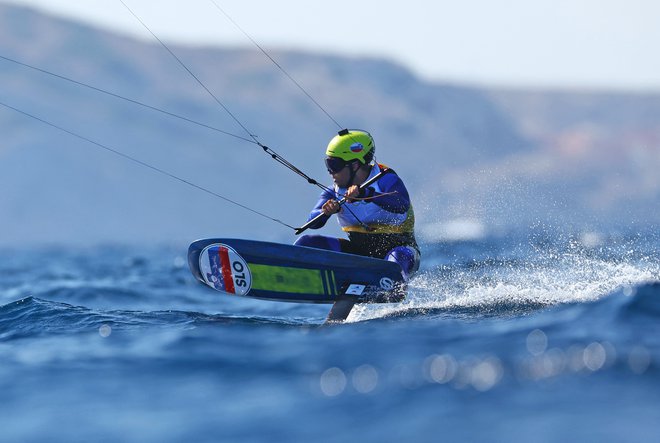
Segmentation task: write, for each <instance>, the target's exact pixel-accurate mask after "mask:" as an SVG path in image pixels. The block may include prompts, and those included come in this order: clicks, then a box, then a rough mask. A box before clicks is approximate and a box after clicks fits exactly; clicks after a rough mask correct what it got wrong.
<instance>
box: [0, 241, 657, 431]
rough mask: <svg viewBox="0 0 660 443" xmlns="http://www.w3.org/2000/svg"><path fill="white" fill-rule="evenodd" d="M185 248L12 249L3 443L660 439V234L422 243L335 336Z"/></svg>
mask: <svg viewBox="0 0 660 443" xmlns="http://www.w3.org/2000/svg"><path fill="white" fill-rule="evenodd" d="M192 240H195V239H191V241H192ZM186 248H187V245H180V246H162V247H156V246H151V247H148V248H146V249H145V248H141V247H137V246H135V247H128V246H116V245H105V246H102V247H95V248H91V247H90V248H75V249H62V248H55V247H44V248H36V247H34V248H30V249H27V250H20V249H14V250H2V251H0V359H1V362H2V363H1V364H0V411H1V412H2V414H0V417H1V418H0V429H1V430H0V440H1V441H6V442H45V441H55V442H113V443H114V442H117V441H121V442H159V443H161V442H184V441H185V442H219V441H240V442H262V441H322V442H324V441H342V442H344V441H360V442H382V441H422V442H427V441H428V442H436V441H502V442H505V441H506V442H508V441H520V442H530V441H533V442H566V441H599V442H621V441H635V442H652V441H653V442H657V441H660V283H659V282H660V237H659V236H658V234H657V231H649V232H645V233H640V232H635V233H616V234H599V233H590V234H586V235H575V236H572V235H559V234H548V233H543V234H537V233H526V234H519V235H510V236H502V237H497V238H485V239H481V240H479V241H470V242H466V241H464V242H448V243H437V244H425V245H423V248H422V252H423V265H422V268H421V270H420V272H419V273H418V274H417V276H416V277H415V278H414V279H413V280H412V282H411V285H410V288H409V294H408V297H407V299H406V300H405V301H404V302H403V303H401V304H384V305H360V306H356V308H355V309H354V310H353V312H352V313H351V315H350V316H349V318H348V321H347V323H345V324H338V325H324V324H323V323H324V319H325V316H326V315H327V312H328V310H329V306H328V305H309V304H289V303H275V302H268V301H260V300H253V299H249V298H238V297H229V296H225V295H223V294H220V293H218V292H215V291H213V290H211V289H209V288H207V287H205V286H202V285H201V284H199V283H197V282H196V281H195V279H194V278H193V277H192V275H191V273H190V271H189V269H188V266H187V263H186Z"/></svg>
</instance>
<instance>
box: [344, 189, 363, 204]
mask: <svg viewBox="0 0 660 443" xmlns="http://www.w3.org/2000/svg"><path fill="white" fill-rule="evenodd" d="M359 194H360V187H359V186H357V185H353V186H351V187H349V188H348V189H347V190H346V194H344V197H346V201H347V202H349V203H352V202H354V201H355V199H356V198H357V196H358V195H359Z"/></svg>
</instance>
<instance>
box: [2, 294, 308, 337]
mask: <svg viewBox="0 0 660 443" xmlns="http://www.w3.org/2000/svg"><path fill="white" fill-rule="evenodd" d="M219 324H233V325H247V326H250V325H255V324H260V325H275V326H291V325H298V326H299V325H305V324H306V323H305V322H304V321H303V320H297V319H291V318H288V319H281V318H273V317H264V316H256V315H247V316H246V315H226V314H205V313H200V312H191V311H176V310H167V311H127V310H112V311H97V310H92V309H89V308H86V307H82V306H75V305H71V304H68V303H62V302H55V301H49V300H43V299H40V298H36V297H26V298H24V299H21V300H17V301H13V302H11V303H8V304H5V305H3V306H0V340H3V341H5V340H12V339H18V338H23V337H33V336H41V335H52V334H71V333H87V332H98V333H99V334H101V335H103V334H104V331H106V332H105V333H107V331H125V330H135V329H145V328H154V327H175V328H178V329H189V328H193V327H200V326H204V325H219Z"/></svg>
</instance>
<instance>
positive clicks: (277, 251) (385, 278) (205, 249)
mask: <svg viewBox="0 0 660 443" xmlns="http://www.w3.org/2000/svg"><path fill="white" fill-rule="evenodd" d="M188 264H189V266H190V270H191V271H192V274H193V275H194V276H195V277H196V278H197V280H199V281H200V282H202V283H204V284H205V285H207V286H209V287H210V288H212V289H215V290H216V291H219V292H221V293H223V294H226V295H230V296H241V297H251V298H258V299H264V300H274V301H282V302H294V303H332V304H334V306H333V309H332V310H331V312H330V316H329V317H328V319H329V320H343V319H345V318H346V316H348V314H349V313H350V310H351V308H352V307H353V304H355V303H396V302H400V301H402V300H403V299H404V298H405V292H406V284H405V281H404V279H403V276H402V275H401V268H400V266H399V265H398V264H396V263H393V262H389V261H386V260H381V259H377V258H370V257H363V256H358V255H353V254H345V253H342V252H334V251H326V250H323V249H316V248H310V247H305V246H294V245H285V244H280V243H269V242H262V241H254V240H240V239H223V238H213V239H204V240H198V241H195V242H194V243H192V244H191V245H190V247H189V248H188Z"/></svg>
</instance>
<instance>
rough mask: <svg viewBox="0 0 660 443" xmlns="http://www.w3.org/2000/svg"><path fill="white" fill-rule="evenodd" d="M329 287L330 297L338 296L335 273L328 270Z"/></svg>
mask: <svg viewBox="0 0 660 443" xmlns="http://www.w3.org/2000/svg"><path fill="white" fill-rule="evenodd" d="M327 272H328V286H329V287H330V295H337V291H336V288H337V286H336V285H335V272H334V271H332V270H330V269H328V271H327Z"/></svg>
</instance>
